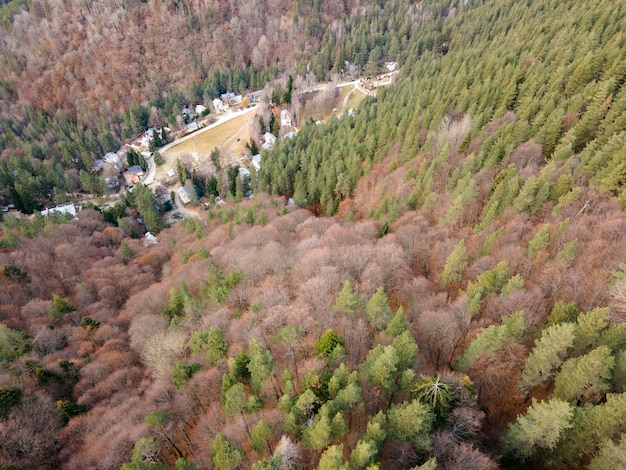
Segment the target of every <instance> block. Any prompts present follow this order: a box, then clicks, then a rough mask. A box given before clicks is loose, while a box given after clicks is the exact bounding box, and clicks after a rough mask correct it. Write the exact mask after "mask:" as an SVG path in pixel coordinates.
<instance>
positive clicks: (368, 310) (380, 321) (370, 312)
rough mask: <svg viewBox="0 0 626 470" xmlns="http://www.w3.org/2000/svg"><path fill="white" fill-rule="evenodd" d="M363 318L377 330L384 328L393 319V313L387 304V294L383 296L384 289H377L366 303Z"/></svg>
mask: <svg viewBox="0 0 626 470" xmlns="http://www.w3.org/2000/svg"><path fill="white" fill-rule="evenodd" d="M365 318H367V319H368V320H369V322H370V324H371V325H372V327H374V328H376V329H377V330H383V329H384V328H386V327H387V324H388V323H389V321H390V320H391V319H392V318H393V312H392V311H391V309H390V308H389V304H388V303H387V294H385V289H384V288H382V287H379V288H378V289H377V290H376V292H375V293H374V295H372V297H371V298H370V300H369V301H368V302H367V305H366V306H365Z"/></svg>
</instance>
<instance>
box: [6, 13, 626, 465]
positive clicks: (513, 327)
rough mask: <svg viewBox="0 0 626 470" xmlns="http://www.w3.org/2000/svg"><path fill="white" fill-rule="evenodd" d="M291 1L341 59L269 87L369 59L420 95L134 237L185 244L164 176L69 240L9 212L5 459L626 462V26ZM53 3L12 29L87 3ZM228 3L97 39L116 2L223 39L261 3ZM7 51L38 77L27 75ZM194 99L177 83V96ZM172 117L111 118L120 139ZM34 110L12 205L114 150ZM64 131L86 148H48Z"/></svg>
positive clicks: (71, 118) (620, 19)
mask: <svg viewBox="0 0 626 470" xmlns="http://www.w3.org/2000/svg"><path fill="white" fill-rule="evenodd" d="M277 3H278V2H275V3H272V2H268V4H267V7H268V8H270V9H273V10H274V11H280V12H281V13H282V15H283V16H282V18H284V21H292V22H294V23H290V24H295V22H296V19H298V21H297V24H302V23H304V24H305V26H303V30H302V31H300V32H301V33H303V34H304V35H310V37H315V38H317V41H312V40H311V41H306V40H303V41H304V42H302V43H300V42H298V40H294V41H293V42H292V44H291V47H295V48H296V51H297V50H298V47H301V46H302V47H305V45H306V47H309V48H310V50H307V53H308V54H310V55H308V57H309V58H310V59H309V61H308V62H307V61H305V62H300V59H301V58H302V57H299V56H298V53H296V52H294V55H293V56H290V55H289V54H286V53H285V54H281V55H280V57H281V60H279V61H278V62H276V61H275V59H274V58H272V59H271V60H270V62H272V65H276V68H275V69H274V70H273V71H271V73H270V74H269V75H267V76H266V77H268V78H267V79H268V80H269V79H270V78H269V77H270V76H276V77H279V78H280V77H281V74H284V73H286V72H289V70H290V69H289V67H290V66H293V67H294V69H293V70H292V71H293V73H294V75H300V76H302V75H303V74H302V73H301V72H304V74H306V73H307V65H306V64H307V63H309V64H310V65H309V66H308V68H309V71H310V70H311V67H313V70H314V72H313V73H314V74H316V75H317V74H319V78H320V79H321V78H324V77H323V75H325V74H329V75H330V74H333V73H338V72H339V71H338V70H337V69H336V67H341V64H342V63H345V62H343V61H344V60H348V61H349V62H351V63H352V62H353V63H357V62H356V61H355V59H354V56H351V57H352V60H350V59H348V58H345V59H344V57H350V56H349V55H348V56H346V55H344V54H359V53H360V54H363V56H362V57H360V58H359V61H362V62H363V63H370V65H371V67H372V70H374V67H375V66H376V64H377V63H378V62H382V61H385V60H398V62H399V63H400V65H401V69H400V74H399V77H398V80H397V82H396V84H395V85H393V86H391V87H388V88H385V89H381V90H379V91H378V93H377V94H376V96H371V97H369V98H366V99H365V100H364V101H363V102H362V103H361V104H360V105H359V106H358V108H357V109H356V110H355V112H354V115H352V116H348V115H344V116H343V117H342V118H340V119H339V118H335V117H333V118H331V119H330V120H329V121H328V122H326V123H323V124H319V125H318V124H316V123H313V122H310V123H302V125H301V127H300V130H299V132H298V133H297V135H296V136H295V137H294V138H293V139H288V140H284V141H282V142H280V143H279V144H278V145H277V146H276V148H274V149H273V150H268V151H263V153H262V163H263V164H262V167H261V170H260V171H259V172H258V174H257V175H253V176H254V178H253V182H252V184H253V188H254V192H255V195H254V198H252V199H248V198H243V197H239V196H240V195H237V194H233V195H231V197H229V198H228V199H227V202H226V203H225V204H223V205H221V204H215V205H212V206H210V207H208V208H207V209H206V210H205V211H203V212H202V217H200V218H187V219H184V220H181V221H179V222H177V223H176V224H174V225H172V226H170V227H165V226H163V227H162V229H161V230H160V232H159V233H158V237H157V239H156V243H151V242H147V241H144V240H142V237H141V234H142V233H143V230H145V229H144V228H142V227H143V226H141V225H139V224H138V223H137V222H136V219H137V216H138V215H142V214H147V213H150V214H151V215H150V217H155V220H154V222H151V223H155V224H158V223H162V222H161V221H160V220H159V219H158V215H156V214H154V213H153V212H152V211H153V208H154V201H153V200H152V199H151V198H152V195H151V194H150V191H146V188H142V186H141V185H137V186H136V188H139V190H138V191H137V193H136V194H135V193H133V197H132V198H130V199H128V200H126V201H124V204H120V205H118V206H116V207H115V208H113V209H108V210H106V209H104V208H100V207H98V206H96V205H92V206H91V207H84V208H83V209H82V211H81V212H80V213H79V214H78V216H77V217H76V218H74V219H71V220H70V219H69V218H68V217H66V216H61V215H54V216H51V217H48V218H44V217H42V216H41V215H40V214H39V213H38V212H37V211H35V213H34V215H33V216H31V217H26V216H20V217H14V216H13V215H12V214H10V213H9V214H5V215H4V217H3V220H2V225H1V226H0V228H1V232H0V267H1V270H0V292H1V294H0V363H1V364H2V368H1V369H0V467H1V468H7V469H18V468H63V469H83V468H93V469H117V468H121V469H129V470H130V469H177V470H181V469H194V468H196V469H205V468H206V469H218V470H219V469H243V468H252V469H256V470H262V469H309V468H311V469H320V470H326V469H328V470H331V469H332V470H335V469H346V470H358V469H383V468H384V469H396V468H402V469H404V468H406V469H421V470H434V469H450V470H453V469H455V470H456V469H459V470H460V469H463V470H495V469H498V468H503V469H507V468H508V469H591V470H613V469H617V468H626V237H624V233H625V230H626V218H625V217H624V209H625V208H626V191H625V190H624V185H625V184H626V166H625V163H624V158H623V149H624V145H625V142H626V140H625V139H626V87H625V86H624V85H625V84H626V47H625V41H626V33H625V31H626V10H625V7H624V6H622V5H621V4H619V3H616V2H611V1H608V0H593V1H591V2H583V1H580V0H573V1H571V2H567V3H563V2H558V1H553V0H539V1H536V2H526V3H523V4H522V3H519V2H515V1H513V0H500V1H495V0H481V1H478V0H477V1H473V0H469V1H466V2H457V1H444V0H432V1H429V0H427V1H424V2H422V3H420V4H416V3H412V2H401V1H400V2H391V3H390V4H389V5H387V3H386V2H356V1H355V2H346V3H344V4H342V5H343V6H341V5H339V4H338V3H334V2H314V3H313V4H311V2H302V1H298V2H295V3H293V4H289V5H288V6H287V5H286V4H285V5H283V6H282V7H281V6H280V4H277ZM51 5H52V3H44V4H38V3H36V1H35V0H32V1H30V2H16V0H13V1H11V2H6V3H4V4H2V5H1V6H0V8H1V9H2V21H1V23H2V27H3V28H4V32H3V34H5V35H6V37H11V35H12V34H17V33H18V32H19V31H20V30H19V27H20V25H23V24H24V22H26V21H27V20H28V21H35V20H37V21H40V22H41V24H42V25H43V24H44V23H46V22H48V23H49V25H48V26H46V27H48V28H52V27H53V25H54V19H55V18H57V17H56V16H55V15H61V16H60V17H63V16H62V15H63V14H66V12H71V11H73V10H72V8H78V6H76V5H73V4H71V3H62V2H60V3H59V5H63V6H64V8H65V10H64V9H61V8H60V7H58V6H57V7H56V8H57V9H56V10H50V8H51ZM220 5H221V4H217V3H216V4H215V5H213V4H211V2H206V3H203V4H200V3H193V4H192V3H191V2H176V3H174V4H173V6H171V5H170V4H169V3H168V4H165V3H158V2H153V3H151V2H146V3H145V4H138V3H137V4H135V3H134V2H132V1H130V2H127V4H122V3H121V2H120V4H119V5H117V4H115V2H110V3H103V4H100V3H95V2H94V3H93V4H90V3H89V2H85V3H83V4H81V6H80V8H82V9H83V10H82V11H83V14H84V15H85V18H84V21H83V22H84V23H85V25H89V24H96V23H90V21H94V22H95V21H97V18H100V17H99V16H98V15H99V14H101V13H102V12H101V11H100V9H106V8H109V9H113V8H114V7H115V8H117V9H120V14H119V15H118V17H117V18H118V19H119V21H120V22H122V21H125V17H124V15H122V14H121V12H122V11H126V10H124V9H125V8H128V11H129V12H130V11H134V10H132V9H133V8H138V10H137V11H144V10H142V9H144V8H147V6H150V7H151V8H152V11H153V12H158V11H160V10H158V8H166V7H167V8H169V7H170V6H171V7H172V8H173V9H174V12H175V13H176V14H180V15H181V18H179V19H177V20H176V21H179V22H180V24H181V25H184V27H185V28H190V30H191V29H194V31H196V32H197V33H199V34H204V35H205V36H202V37H204V38H205V39H206V41H210V35H211V34H221V33H220V32H219V31H218V30H215V29H211V28H208V29H206V30H205V29H204V25H208V24H211V23H210V21H217V19H228V18H231V21H230V22H229V23H228V24H229V28H232V27H234V25H235V24H236V21H233V20H232V17H231V16H229V15H231V14H233V12H234V11H235V10H236V9H237V8H239V10H238V11H240V12H241V9H243V8H244V6H243V5H238V4H236V3H235V2H231V3H230V4H228V5H226V4H224V5H221V6H220ZM220 8H221V9H220ZM281 8H282V9H281ZM107 11H108V10H107ZM116 11H117V10H116ZM189 12H191V13H189ZM407 12H410V13H411V14H408V13H407ZM183 13H184V14H183ZM67 14H69V13H67ZM46 15H47V16H46ZM385 15H387V16H385ZM156 16H158V15H156ZM143 18H144V19H146V18H148V19H151V18H153V17H152V16H144V17H143ZM301 18H307V20H306V21H303V20H301ZM332 18H336V19H337V21H334V20H332ZM44 19H45V21H44ZM183 20H184V21H183ZM58 21H60V20H58ZM75 21H77V23H76V27H77V28H78V24H83V23H81V21H80V20H75ZM128 21H130V19H128ZM146 21H147V20H146ZM48 23H46V24H48ZM135 24H138V25H139V24H142V23H140V22H139V21H138V22H137V23H135ZM174 24H175V22H174V21H172V22H171V25H170V26H171V27H172V28H173V25H174ZM224 24H226V22H224ZM316 25H317V26H316ZM321 25H331V26H330V27H329V28H328V29H327V28H326V27H322V26H321ZM83 26H84V25H83ZM148 27H149V26H148V23H146V28H148ZM181 27H182V26H181ZM407 28H408V29H407ZM10 31H13V33H10ZM208 31H210V32H208ZM292 32H293V34H296V32H295V30H294V31H292ZM364 32H367V34H363V33H364ZM379 33H380V34H379ZM194 34H195V33H194ZM223 34H225V33H223ZM190 35H191V33H190ZM15 37H18V36H15ZM87 37H91V36H87ZM303 37H304V36H303ZM348 38H351V39H350V40H349V39H348ZM66 39H67V40H68V41H70V40H71V38H60V39H59V40H60V41H64V40H66ZM266 39H268V40H269V36H266ZM3 41H8V39H6V38H3ZM377 41H380V42H378V43H377ZM22 42H23V43H20V47H24V48H26V46H27V43H25V42H24V41H22ZM357 43H358V44H360V45H359V46H358V47H359V51H355V50H354V49H350V47H352V48H354V47H356V46H355V45H356V44H357ZM7 44H13V43H10V41H9V42H7ZM91 44H92V45H95V44H98V42H97V41H96V37H94V39H93V40H92V43H91ZM201 44H204V43H201ZM208 44H209V43H208V42H207V43H206V45H205V46H203V47H206V50H207V51H208V52H206V54H207V57H209V56H210V47H209V45H208ZM350 44H351V45H350ZM14 46H15V47H17V46H16V45H15V44H14ZM249 46H250V44H241V45H240V44H238V45H237V46H236V47H235V46H233V50H232V52H231V53H230V54H231V57H230V58H226V59H225V61H226V62H228V63H229V68H224V69H221V70H224V77H226V76H231V75H229V73H230V72H226V70H231V71H233V70H240V71H244V70H250V71H254V73H255V74H256V73H260V74H262V73H265V72H262V70H267V69H265V68H264V67H265V66H266V65H267V67H269V66H270V62H268V63H267V64H265V63H264V62H263V61H261V62H257V59H259V57H257V56H254V55H252V56H251V57H250V60H251V63H250V64H246V61H247V57H244V56H243V55H241V54H243V53H242V52H241V51H247V50H254V47H249ZM254 46H255V47H256V46H258V44H255V45H254ZM94 47H95V46H94ZM142 47H147V48H146V50H149V47H148V46H142ZM165 47H166V44H164V45H163V48H165ZM306 47H305V49H306ZM377 47H378V51H376V50H375V49H376V48H377ZM198 48H199V49H201V48H202V47H201V46H198ZM237 48H239V49H237ZM270 50H271V51H272V53H274V52H275V51H278V50H277V49H270ZM237 51H239V52H237ZM257 51H258V52H259V53H260V52H261V51H260V50H259V48H258V47H257ZM289 51H290V52H292V50H291V49H289ZM221 52H225V51H221ZM299 53H301V54H304V52H303V50H299ZM5 54H8V55H5V57H4V59H3V64H2V67H9V66H11V67H15V68H14V69H12V70H13V72H12V73H14V74H15V75H14V76H15V77H17V76H18V75H17V74H18V72H19V71H20V70H21V69H20V68H19V67H24V64H25V62H24V60H25V59H24V57H26V56H19V55H18V54H17V52H15V51H13V52H6V53H5ZM11 54H15V55H13V56H12V55H11ZM162 54H165V53H164V52H163V53H162ZM239 55H241V57H240V56H239ZM165 56H166V57H169V55H165ZM11 57H14V58H18V57H22V59H20V60H17V59H16V60H14V61H13V62H12V61H11V60H9V59H10V58H11ZM176 57H177V58H178V59H180V60H181V61H182V60H184V58H183V57H181V56H176ZM255 57H256V59H255ZM287 57H290V59H287ZM240 59H241V61H240ZM39 60H47V58H46V59H43V58H40V59H39ZM206 60H208V59H206ZM283 60H285V62H286V61H288V60H293V62H292V65H290V66H286V64H283V63H282V61H283ZM201 63H203V62H201ZM207 63H208V62H207ZM302 63H304V64H305V65H304V69H303V70H298V68H299V67H302ZM20 64H21V65H20ZM41 65H42V67H44V68H45V64H43V63H42V64H41ZM261 65H262V67H260V66H261ZM283 66H285V67H284V68H283ZM233 67H240V68H239V69H235V68H233ZM315 67H319V69H318V70H315ZM334 68H335V70H333V69H334ZM7 70H8V69H7ZM143 70H144V71H145V73H146V74H148V75H147V76H146V77H144V78H145V79H146V80H147V81H146V82H145V83H150V76H149V73H150V70H151V69H150V68H149V67H146V68H145V69H143ZM172 70H173V71H174V70H175V67H174V68H173V69H172ZM27 71H28V68H26V69H24V70H23V73H26V72H27ZM20 73H21V72H20ZM172 73H173V72H172ZM220 73H221V72H220ZM268 73H269V72H268ZM2 76H8V75H2ZM210 76H211V75H210V74H209V75H208V76H204V77H203V76H202V74H200V75H199V78H198V80H197V81H196V83H200V80H201V79H202V81H203V83H205V84H206V83H208V82H206V80H210ZM251 76H252V75H248V77H251ZM259 76H261V75H259ZM135 78H136V77H134V78H133V79H132V80H134V79H135ZM187 78H188V77H187ZM187 78H183V77H178V79H180V81H177V76H176V74H175V73H173V75H172V80H171V81H170V82H168V83H169V86H171V87H172V91H171V93H169V92H168V93H167V94H164V95H163V96H162V99H163V101H164V102H165V101H167V100H168V99H170V98H169V97H170V96H175V94H176V93H179V94H180V96H185V95H184V94H185V93H189V92H190V90H189V88H188V87H189V86H190V83H191V82H186V80H187ZM132 80H131V81H130V82H128V83H131V82H132ZM246 80H248V79H244V84H243V85H241V86H242V87H247V86H252V85H249V84H248V83H247V82H246ZM17 83H18V81H15V82H13V83H8V84H5V85H4V88H3V94H2V96H3V99H5V100H7V101H6V103H10V102H11V100H17V99H18V96H19V92H18V88H19V85H17ZM119 83H126V82H123V81H120V82H119ZM296 83H297V80H296ZM255 85H260V84H258V83H257V84H255ZM229 86H230V85H229ZM186 87H187V88H186ZM77 89H80V88H77ZM107 89H108V88H107ZM137 90H138V91H139V89H137ZM208 93H209V95H210V93H211V92H208ZM19 99H20V100H21V98H19ZM59 99H61V98H59ZM150 99H151V97H150V96H148V95H147V94H146V95H145V96H144V95H141V93H140V94H139V95H138V98H137V102H128V103H123V102H120V103H119V104H118V106H119V107H120V110H121V113H120V114H118V115H117V118H116V117H115V116H113V115H109V116H107V115H105V114H103V116H104V117H103V118H102V122H106V123H107V132H109V133H110V134H111V137H112V138H113V139H123V138H124V137H123V134H122V132H123V126H124V118H123V116H124V114H125V113H126V114H127V115H129V116H130V114H128V113H133V112H135V111H132V110H133V109H135V110H137V109H139V108H138V107H142V108H145V109H146V110H147V109H148V100H150ZM122 101H123V100H122ZM20 102H21V103H23V109H24V113H23V115H21V116H18V115H17V114H15V113H18V111H17V110H13V113H14V114H11V113H10V112H9V111H8V110H7V109H8V108H11V107H10V106H8V105H7V107H5V108H3V120H4V121H3V122H4V123H5V124H7V125H8V126H9V127H10V128H11V129H13V131H12V133H9V134H3V135H4V136H5V141H4V144H3V145H5V147H4V151H3V153H2V160H1V164H2V168H3V172H2V175H3V178H9V179H11V182H10V184H12V185H13V186H10V184H9V183H6V184H7V185H8V186H5V181H6V180H2V181H3V183H2V185H3V186H2V188H7V187H9V186H10V187H11V188H13V189H14V190H15V191H17V190H18V188H19V187H20V186H19V185H20V184H21V182H22V181H25V182H27V181H30V180H31V179H33V178H34V179H35V180H36V179H37V178H39V177H40V176H41V175H39V174H38V173H37V172H36V171H34V170H35V169H36V168H44V167H46V168H50V166H51V165H52V166H54V165H57V166H59V171H58V172H57V173H54V172H53V173H54V174H56V175H65V176H62V178H65V179H67V178H68V176H67V175H71V174H72V171H74V172H75V171H77V170H76V167H74V168H73V169H72V168H71V165H65V166H63V164H62V163H61V161H60V160H59V157H55V156H54V155H55V154H54V151H53V150H52V149H54V148H63V146H67V145H73V144H74V142H75V140H78V139H82V142H87V143H88V142H89V141H90V138H96V139H97V137H94V136H95V135H99V134H97V133H96V134H94V130H92V129H91V128H90V124H89V123H88V122H87V121H85V120H84V119H85V116H87V114H81V113H82V111H81V112H80V113H77V114H72V113H73V111H72V110H71V109H70V108H71V106H72V104H68V106H69V108H68V109H66V110H65V111H63V112H62V113H61V111H55V113H54V117H51V115H49V114H46V113H47V112H48V111H49V110H48V111H46V110H45V109H42V110H41V109H40V110H37V109H36V106H33V103H30V102H28V100H24V101H23V102H22V101H20ZM54 106H55V107H56V106H58V105H57V104H54ZM58 109H61V108H58ZM155 109H158V108H157V107H156V105H155ZM151 112H152V110H151V109H150V112H149V113H148V114H145V113H139V114H142V115H144V116H149V115H150V113H151ZM62 115H63V117H62V119H63V121H62V122H65V123H66V124H67V126H70V127H68V128H65V127H64V126H59V122H61V121H57V119H61V116H62ZM120 117H121V120H120ZM41 119H44V120H48V121H45V122H50V123H51V124H50V126H52V127H54V128H55V129H58V130H59V132H60V133H55V132H52V131H49V132H45V133H43V134H39V133H34V134H32V135H33V137H35V139H34V140H33V141H30V140H29V135H31V134H30V133H29V131H28V129H29V128H30V127H29V126H31V125H32V126H35V125H36V124H31V122H33V123H38V122H39V123H41V122H44V121H41ZM116 119H117V120H116ZM129 122H130V121H129ZM18 124H19V125H18ZM70 128H71V129H72V130H71V132H70V133H69V134H63V132H66V131H67V130H68V129H70ZM95 132H97V129H96V131H95ZM63 136H64V137H63ZM43 137H45V139H47V142H48V144H47V145H48V147H46V148H47V150H46V151H45V152H44V153H43V156H42V157H41V158H37V157H34V156H33V155H32V153H29V152H32V151H33V149H34V148H38V146H39V144H37V143H34V142H40V141H38V140H37V139H38V138H43ZM39 149H40V150H42V149H43V148H42V147H39ZM48 152H49V154H48ZM85 155H86V156H85V158H87V156H89V158H91V156H90V155H88V154H85ZM9 165H23V167H20V168H23V171H24V173H20V172H19V171H18V172H17V175H16V174H15V172H14V171H13V168H14V167H11V166H9ZM29 165H30V166H29ZM33 165H34V166H33ZM37 165H41V166H37ZM5 167H6V168H11V171H10V172H7V170H5ZM29 171H30V173H28V172H29ZM27 173H28V174H27ZM22 175H25V176H24V179H23V180H22ZM28 175H30V176H28ZM60 177H61V176H60ZM40 179H41V178H40ZM46 181H47V180H46ZM46 184H48V183H46ZM49 184H51V186H50V187H51V188H56V186H54V183H49ZM207 186H208V183H207ZM51 190H54V189H51ZM26 193H27V192H25V193H24V194H26ZM159 228H161V227H159Z"/></svg>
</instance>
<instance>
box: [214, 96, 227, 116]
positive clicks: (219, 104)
mask: <svg viewBox="0 0 626 470" xmlns="http://www.w3.org/2000/svg"><path fill="white" fill-rule="evenodd" d="M213 107H214V108H215V112H216V113H224V112H226V109H227V108H228V106H226V105H225V104H224V102H223V101H222V100H221V99H219V98H215V99H214V100H213Z"/></svg>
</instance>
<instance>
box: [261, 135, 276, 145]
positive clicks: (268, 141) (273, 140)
mask: <svg viewBox="0 0 626 470" xmlns="http://www.w3.org/2000/svg"><path fill="white" fill-rule="evenodd" d="M263 140H264V141H265V143H266V144H270V145H272V146H273V145H274V144H275V143H276V136H275V135H274V134H272V133H271V132H266V133H265V134H263Z"/></svg>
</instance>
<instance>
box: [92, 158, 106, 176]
mask: <svg viewBox="0 0 626 470" xmlns="http://www.w3.org/2000/svg"><path fill="white" fill-rule="evenodd" d="M103 169H104V160H100V159H98V160H95V161H94V162H93V171H94V172H96V173H100V172H101V171H102V170H103Z"/></svg>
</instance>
